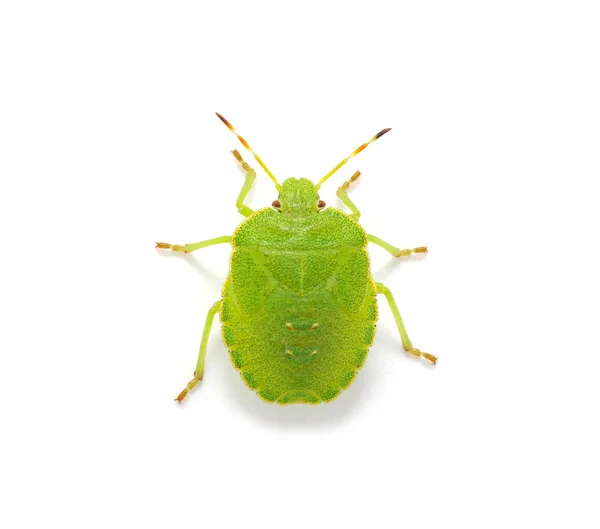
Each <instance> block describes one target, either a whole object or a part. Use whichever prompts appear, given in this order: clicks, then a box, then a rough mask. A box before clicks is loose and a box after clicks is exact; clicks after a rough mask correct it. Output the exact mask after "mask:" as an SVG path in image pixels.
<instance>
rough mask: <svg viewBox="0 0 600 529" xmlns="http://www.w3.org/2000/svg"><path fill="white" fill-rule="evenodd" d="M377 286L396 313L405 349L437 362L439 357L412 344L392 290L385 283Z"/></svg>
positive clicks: (412, 353) (379, 292) (378, 291)
mask: <svg viewBox="0 0 600 529" xmlns="http://www.w3.org/2000/svg"><path fill="white" fill-rule="evenodd" d="M375 286H376V287H377V294H383V295H384V296H385V299H387V302H388V304H389V306H390V309H391V311H392V314H393V315H394V319H395V320H396V326H397V327H398V332H399V333H400V338H401V339H402V347H404V350H405V351H406V352H407V353H410V354H411V355H415V356H421V357H423V358H427V360H429V361H430V362H432V363H433V364H435V363H436V362H437V357H435V356H433V355H432V354H429V353H425V352H423V351H420V350H419V349H416V348H415V347H413V346H412V343H411V341H410V338H409V337H408V333H407V332H406V328H405V327H404V322H403V321H402V316H400V311H399V310H398V305H396V300H395V299H394V296H393V295H392V291H391V290H390V289H389V288H388V287H386V286H385V285H384V284H383V283H375Z"/></svg>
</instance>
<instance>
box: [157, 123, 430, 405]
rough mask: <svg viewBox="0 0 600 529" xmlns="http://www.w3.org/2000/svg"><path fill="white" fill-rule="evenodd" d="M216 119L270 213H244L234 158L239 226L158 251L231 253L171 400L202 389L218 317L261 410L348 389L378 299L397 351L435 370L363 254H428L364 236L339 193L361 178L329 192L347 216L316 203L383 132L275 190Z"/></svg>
mask: <svg viewBox="0 0 600 529" xmlns="http://www.w3.org/2000/svg"><path fill="white" fill-rule="evenodd" d="M217 116H218V117H219V119H220V120H221V121H222V122H223V123H224V124H225V125H226V126H227V127H228V128H229V130H231V132H233V133H234V134H235V135H236V136H237V137H238V139H239V140H240V142H241V143H242V144H243V145H244V147H245V148H246V149H248V151H250V153H251V154H252V155H253V156H254V158H255V159H256V161H257V162H258V163H259V164H260V166H261V167H262V168H263V169H264V170H265V172H266V173H267V175H269V177H270V178H271V180H272V181H273V182H274V184H275V187H276V188H277V191H278V193H279V194H278V197H277V200H275V201H273V204H272V205H271V207H267V208H263V209H259V210H258V211H253V210H252V209H250V208H249V207H248V206H247V205H246V204H244V199H245V198H246V196H247V194H248V192H249V191H250V188H251V186H252V183H253V182H254V180H255V178H256V173H255V172H254V169H252V168H251V167H250V166H249V165H248V164H247V163H246V162H245V161H244V160H243V159H242V156H241V155H240V153H239V152H238V151H237V150H234V151H233V155H234V156H235V158H236V160H237V161H238V162H239V163H240V164H241V166H242V168H243V169H244V171H245V172H246V179H245V181H244V185H243V186H242V190H241V191H240V193H239V195H238V198H237V202H236V206H237V208H238V211H239V212H240V213H241V214H242V215H243V216H244V217H246V219H245V220H244V221H243V222H242V223H241V224H240V225H239V227H238V228H237V229H236V230H235V232H234V233H233V235H226V236H223V237H217V238H215V239H209V240H207V241H202V242H197V243H192V244H186V245H177V244H168V243H164V242H159V243H156V247H157V248H163V249H168V250H173V251H175V252H186V253H189V252H193V251H195V250H198V249H200V248H206V247H207V246H212V245H214V244H224V243H229V244H231V246H232V253H231V260H230V268H229V275H228V276H227V279H226V280H225V284H224V285H223V290H222V298H221V299H220V300H219V301H217V302H216V303H215V304H214V305H213V306H212V307H211V308H210V309H209V311H208V315H207V317H206V323H205V325H204V331H203V334H202V340H201V343H200V352H199V354H198V361H197V364H196V369H195V371H194V378H193V379H192V380H191V381H190V382H189V384H188V385H187V386H186V387H185V388H184V389H183V391H182V392H181V393H180V394H179V396H178V397H177V399H176V400H177V401H179V402H181V401H182V400H183V399H184V398H185V397H186V395H187V394H188V392H189V391H190V390H191V389H192V388H194V387H195V386H196V385H197V384H198V382H200V381H201V380H202V377H203V375H204V358H205V355H206V348H207V345H208V336H209V333H210V330H211V327H212V324H213V320H214V317H215V316H216V315H217V313H218V314H219V317H220V320H221V331H222V336H223V341H224V343H225V346H226V347H227V349H228V350H229V355H230V357H231V361H232V362H233V365H234V366H235V367H236V369H237V370H238V371H239V372H240V375H241V377H242V379H243V380H244V382H245V383H246V384H247V385H248V387H249V388H251V389H252V390H254V391H255V392H256V393H257V394H258V396H259V397H261V398H262V399H263V400H265V401H268V402H277V403H279V404H292V403H308V404H319V403H321V402H329V401H331V400H333V399H335V398H336V397H337V396H338V395H339V394H340V392H341V391H342V390H344V389H346V388H347V387H348V386H349V385H350V384H351V383H352V381H353V379H354V377H355V376H356V373H357V371H358V370H359V369H360V368H361V367H362V366H363V364H364V362H365V359H366V357H367V353H368V351H369V348H370V347H371V344H372V343H373V339H374V337H375V324H376V322H377V317H378V307H377V296H378V295H380V294H382V295H383V296H384V297H385V299H386V300H387V302H388V304H389V307H390V309H391V311H392V313H393V315H394V319H395V320H396V325H397V327H398V331H399V332H400V338H401V339H402V346H403V347H404V349H405V350H406V351H407V352H408V353H410V354H413V355H415V356H420V357H423V358H425V359H427V360H429V361H430V362H433V363H434V364H435V363H436V361H437V358H436V357H435V356H433V355H430V354H428V353H425V352H422V351H419V349H415V348H414V347H413V346H412V343H411V341H410V339H409V338H408V334H407V333H406V329H405V328H404V323H403V322H402V318H401V316H400V311H399V310H398V306H397V305H396V302H395V300H394V297H393V296H392V293H391V292H390V290H389V289H388V288H387V287H386V286H385V285H383V284H382V283H376V282H375V281H374V280H373V276H372V275H371V271H370V260H369V254H368V252H367V244H368V243H373V244H376V245H378V246H380V247H381V248H383V249H384V250H386V251H388V252H389V253H390V254H392V255H393V256H394V257H404V256H407V255H411V254H416V253H425V252H427V248H425V247H419V248H413V249H410V250H401V249H399V248H396V247H394V246H392V245H391V244H389V243H387V242H385V241H383V240H382V239H380V238H379V237H375V236H374V235H369V234H367V233H366V232H365V231H364V229H363V228H362V226H361V225H360V224H359V223H358V219H359V217H360V211H359V210H358V208H357V207H356V206H355V205H354V203H353V202H352V201H351V200H350V197H349V196H348V193H347V190H348V187H349V186H350V185H351V184H352V182H354V181H355V180H356V179H357V178H358V177H359V176H360V172H359V171H356V172H355V173H354V174H353V175H352V177H351V178H350V179H349V180H348V181H347V182H345V183H344V184H342V185H341V186H340V187H339V188H338V190H337V196H338V197H339V198H340V199H341V201H342V202H343V203H344V204H345V205H346V206H347V207H348V208H349V209H350V211H351V212H352V213H351V214H347V213H344V212H343V211H341V210H339V209H336V208H332V207H329V208H326V204H325V202H324V201H323V200H321V199H320V197H319V194H318V191H319V188H320V187H321V185H322V184H323V182H325V181H326V180H327V179H328V178H329V177H330V176H331V175H333V174H334V173H335V172H336V171H337V170H338V169H339V168H340V167H342V166H343V165H344V164H345V163H346V162H347V161H348V160H350V158H352V157H353V156H356V155H357V154H358V153H359V152H361V151H362V150H364V149H366V148H367V147H368V146H369V145H370V144H371V143H373V142H374V141H375V140H377V139H379V138H380V137H381V136H383V135H384V134H385V133H386V132H388V131H389V130H390V129H383V130H382V131H381V132H378V133H377V134H375V136H373V137H372V138H371V139H370V140H369V141H368V142H367V143H363V144H362V145H361V146H360V147H358V148H357V149H356V150H355V151H354V152H352V153H351V154H350V155H349V156H348V157H347V158H345V159H343V160H342V161H341V162H340V163H339V164H337V165H336V166H335V167H334V168H333V169H332V170H331V171H329V172H328V173H327V174H326V175H325V176H324V177H323V178H321V180H319V181H318V182H317V183H316V184H314V183H312V182H311V181H310V180H307V179H306V178H299V179H296V178H288V179H287V180H285V181H284V182H283V183H282V184H280V183H279V182H278V181H277V179H276V178H275V176H273V174H272V173H271V171H269V169H268V168H267V166H266V165H265V164H264V163H263V161H262V160H261V159H260V157H259V156H258V155H257V154H256V153H255V152H254V151H253V150H252V148H251V147H250V145H248V143H247V142H246V140H245V139H244V138H242V137H241V136H240V135H239V134H238V133H237V132H236V131H235V129H234V128H233V126H232V125H231V124H230V123H229V122H228V121H227V120H226V119H225V118H224V117H223V116H221V115H220V114H218V113H217Z"/></svg>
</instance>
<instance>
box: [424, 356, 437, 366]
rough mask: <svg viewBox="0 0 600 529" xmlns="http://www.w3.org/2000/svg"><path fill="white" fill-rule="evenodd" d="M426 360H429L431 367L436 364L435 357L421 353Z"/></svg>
mask: <svg viewBox="0 0 600 529" xmlns="http://www.w3.org/2000/svg"><path fill="white" fill-rule="evenodd" d="M421 354H422V355H423V356H424V357H425V358H427V360H429V361H430V362H431V363H432V364H433V365H435V364H437V360H438V359H437V356H433V355H430V354H429V353H421Z"/></svg>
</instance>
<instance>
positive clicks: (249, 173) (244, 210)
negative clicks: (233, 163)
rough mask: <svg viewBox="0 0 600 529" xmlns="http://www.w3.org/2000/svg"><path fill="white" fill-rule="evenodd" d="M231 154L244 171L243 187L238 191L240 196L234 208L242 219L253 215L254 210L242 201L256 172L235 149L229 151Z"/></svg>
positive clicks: (254, 178)
mask: <svg viewBox="0 0 600 529" xmlns="http://www.w3.org/2000/svg"><path fill="white" fill-rule="evenodd" d="M231 153H232V154H233V156H235V159H236V160H237V161H238V162H240V164H241V165H242V169H244V171H246V180H244V185H243V186H242V190H241V191H240V194H239V195H238V197H237V200H236V202H235V206H236V207H237V209H238V211H239V212H240V213H241V214H242V215H244V217H249V216H250V215H252V213H254V210H253V209H251V208H249V207H248V206H246V204H244V199H245V198H246V196H248V193H249V192H250V188H251V187H252V184H253V183H254V180H256V172H255V171H254V169H252V167H250V166H249V165H248V164H247V163H246V162H245V161H244V159H243V158H242V155H241V154H240V153H239V152H238V151H237V149H235V150H233V151H231Z"/></svg>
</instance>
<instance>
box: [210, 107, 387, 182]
mask: <svg viewBox="0 0 600 529" xmlns="http://www.w3.org/2000/svg"><path fill="white" fill-rule="evenodd" d="M215 114H216V115H217V117H218V118H219V119H220V120H221V121H222V122H223V123H225V125H226V126H227V128H228V129H229V130H230V131H231V132H233V133H234V134H235V135H236V136H237V138H238V140H240V142H241V143H242V145H243V146H244V147H246V149H248V150H249V151H250V152H251V153H252V156H254V158H256V161H257V162H258V163H259V164H260V166H261V167H262V168H263V169H264V170H265V173H267V174H268V175H269V178H270V179H271V180H273V182H275V187H276V188H277V191H279V189H280V188H281V186H280V185H279V182H278V181H277V178H275V177H274V176H273V173H272V172H271V171H269V168H268V167H267V166H266V165H265V164H264V162H263V161H262V160H261V159H260V157H259V156H258V154H256V153H255V152H254V151H253V150H252V147H250V145H248V142H247V141H246V140H245V139H244V138H242V137H241V136H240V135H239V134H238V133H237V132H236V130H235V129H234V128H233V125H232V124H231V123H229V121H227V120H226V119H225V118H224V117H223V116H221V114H219V113H218V112H215ZM388 130H389V129H388Z"/></svg>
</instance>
